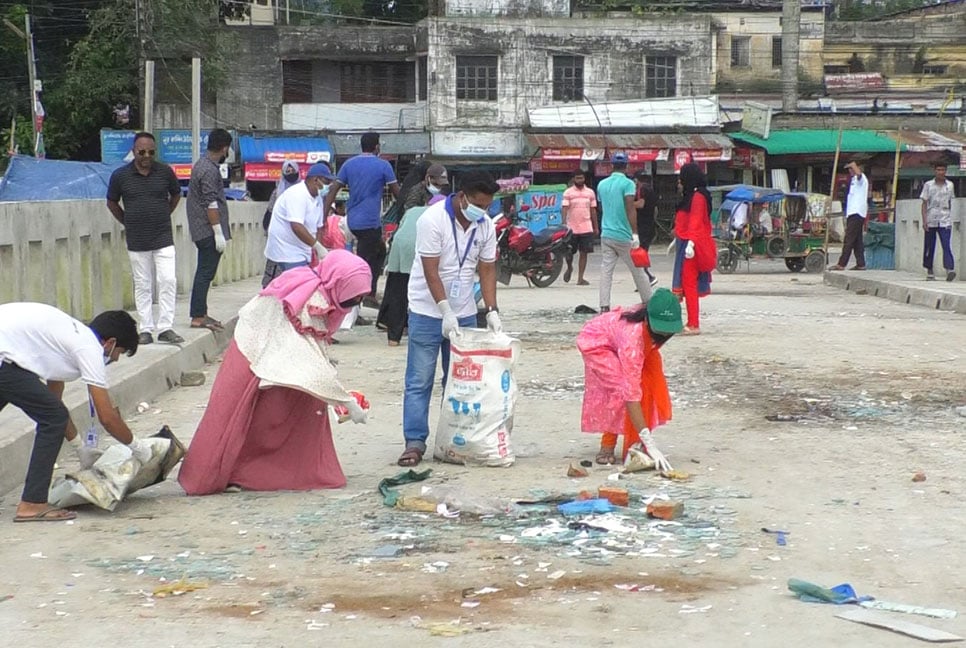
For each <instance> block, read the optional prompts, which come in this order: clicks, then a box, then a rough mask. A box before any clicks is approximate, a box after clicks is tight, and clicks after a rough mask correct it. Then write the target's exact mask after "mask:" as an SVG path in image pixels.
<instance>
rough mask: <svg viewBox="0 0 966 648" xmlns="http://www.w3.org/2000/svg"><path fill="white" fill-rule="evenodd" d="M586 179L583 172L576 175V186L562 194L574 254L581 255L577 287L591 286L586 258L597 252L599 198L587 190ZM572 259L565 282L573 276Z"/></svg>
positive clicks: (565, 275) (565, 274)
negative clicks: (595, 244)
mask: <svg viewBox="0 0 966 648" xmlns="http://www.w3.org/2000/svg"><path fill="white" fill-rule="evenodd" d="M585 182H586V177H585V176H584V172H583V171H577V172H576V173H575V174H574V184H573V185H572V186H570V187H568V188H567V190H566V191H564V194H563V209H562V210H561V213H562V215H563V218H564V222H566V223H567V227H569V228H570V231H571V232H573V233H574V236H573V251H574V252H580V259H579V261H578V262H577V285H578V286H589V285H590V282H589V281H587V280H586V279H584V270H586V269H587V255H588V254H589V253H590V252H593V251H594V239H595V238H596V237H597V234H598V230H597V196H596V194H594V190H593V189H590V188H589V187H587V186H585ZM573 272H574V267H573V256H572V255H571V256H568V257H567V270H566V271H565V272H564V276H563V279H564V281H565V282H569V281H570V277H571V276H572V275H573Z"/></svg>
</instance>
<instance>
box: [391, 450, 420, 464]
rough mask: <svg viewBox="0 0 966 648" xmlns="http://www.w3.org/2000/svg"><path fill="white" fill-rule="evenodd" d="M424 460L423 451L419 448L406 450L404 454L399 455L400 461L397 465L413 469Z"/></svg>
mask: <svg viewBox="0 0 966 648" xmlns="http://www.w3.org/2000/svg"><path fill="white" fill-rule="evenodd" d="M422 460H423V451H422V450H420V449H419V448H406V449H405V450H403V453H402V454H401V455H399V459H398V460H397V461H396V463H397V464H398V465H400V466H402V467H403V468H411V467H413V466H418V465H419V462H420V461H422Z"/></svg>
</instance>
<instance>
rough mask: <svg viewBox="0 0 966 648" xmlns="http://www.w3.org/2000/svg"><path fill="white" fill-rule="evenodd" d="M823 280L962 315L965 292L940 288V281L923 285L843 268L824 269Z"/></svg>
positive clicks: (965, 310)
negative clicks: (959, 292) (903, 282)
mask: <svg viewBox="0 0 966 648" xmlns="http://www.w3.org/2000/svg"><path fill="white" fill-rule="evenodd" d="M824 282H825V285H827V286H832V287H833V288H841V289H843V290H848V291H850V292H854V293H861V294H866V295H871V296H873V297H882V298H884V299H891V300H892V301H896V302H899V303H902V304H912V305H915V306H925V307H926V308H932V309H934V310H943V311H952V312H954V313H959V314H962V315H966V295H960V294H956V293H949V292H945V291H943V290H940V289H939V287H940V286H942V283H940V282H938V281H937V282H934V283H933V282H930V283H931V285H933V286H936V288H926V287H925V286H922V287H920V286H907V285H904V284H902V283H899V282H891V281H882V280H879V279H869V278H866V277H863V276H861V275H860V274H859V273H855V272H849V271H847V270H845V271H838V272H830V271H827V270H826V272H825V276H824Z"/></svg>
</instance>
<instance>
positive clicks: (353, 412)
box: [345, 398, 369, 423]
mask: <svg viewBox="0 0 966 648" xmlns="http://www.w3.org/2000/svg"><path fill="white" fill-rule="evenodd" d="M345 407H346V409H347V410H349V420H350V421H352V422H353V423H365V422H366V421H367V420H369V412H367V411H366V410H364V409H362V406H361V405H359V401H357V400H356V399H354V398H353V399H352V400H351V401H349V402H348V403H346V404H345Z"/></svg>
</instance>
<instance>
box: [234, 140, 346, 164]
mask: <svg viewBox="0 0 966 648" xmlns="http://www.w3.org/2000/svg"><path fill="white" fill-rule="evenodd" d="M238 147H239V149H240V152H241V159H242V162H278V163H279V164H281V163H282V162H284V161H285V160H286V159H288V157H289V156H291V154H293V153H294V154H301V156H299V155H296V156H294V157H296V158H298V157H303V159H305V157H307V158H308V161H309V162H310V163H311V162H326V161H327V162H331V161H332V160H334V159H335V151H334V150H333V149H332V145H331V144H329V140H328V139H326V138H324V137H255V136H253V135H242V136H241V137H240V138H239V140H238ZM312 154H319V155H312ZM297 161H299V163H301V160H297Z"/></svg>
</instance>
